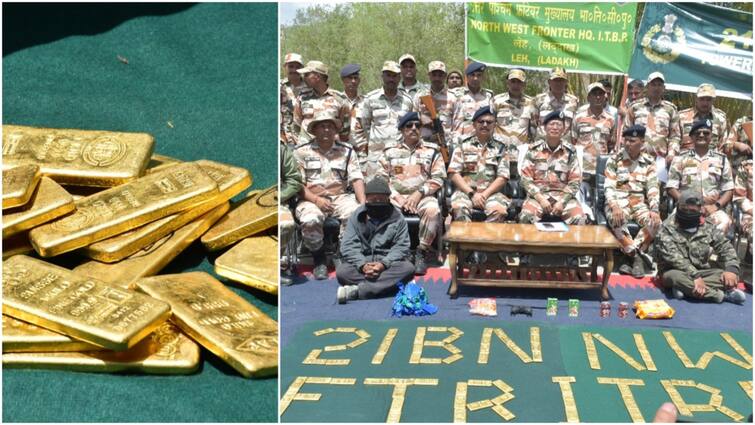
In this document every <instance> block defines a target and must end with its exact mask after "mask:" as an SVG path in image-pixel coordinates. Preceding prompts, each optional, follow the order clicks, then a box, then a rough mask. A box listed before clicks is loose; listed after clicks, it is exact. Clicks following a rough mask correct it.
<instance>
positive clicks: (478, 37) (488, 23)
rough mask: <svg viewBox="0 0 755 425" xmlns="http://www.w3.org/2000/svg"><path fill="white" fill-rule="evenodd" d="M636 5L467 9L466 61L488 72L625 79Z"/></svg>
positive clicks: (523, 5) (510, 5)
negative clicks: (559, 70) (501, 69)
mask: <svg viewBox="0 0 755 425" xmlns="http://www.w3.org/2000/svg"><path fill="white" fill-rule="evenodd" d="M636 15H637V4H636V3H468V4H467V23H466V25H467V56H468V57H470V58H472V59H474V60H476V61H479V62H483V63H486V64H488V65H493V66H509V67H521V68H528V69H540V70H545V69H551V68H553V67H557V66H560V67H563V68H566V69H567V70H569V71H576V72H586V73H601V74H625V73H626V72H627V70H628V69H629V59H630V56H631V54H632V47H633V46H634V25H635V19H636Z"/></svg>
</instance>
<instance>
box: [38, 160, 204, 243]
mask: <svg viewBox="0 0 755 425" xmlns="http://www.w3.org/2000/svg"><path fill="white" fill-rule="evenodd" d="M217 195H218V185H217V184H216V183H215V181H214V180H212V178H210V177H209V176H208V175H207V174H206V173H205V172H204V171H202V169H201V168H200V167H199V166H198V165H196V164H193V163H185V164H180V165H177V166H175V167H171V168H169V169H166V170H164V171H161V172H158V173H154V174H150V175H148V176H145V177H142V178H140V179H138V180H136V181H133V182H131V183H127V184H124V185H121V186H118V187H114V188H111V189H108V190H105V191H102V192H100V193H97V194H95V195H92V196H90V197H87V198H84V199H81V200H80V201H77V202H76V212H75V213H73V214H71V215H69V216H66V217H64V218H62V219H60V220H55V221H53V222H52V223H48V224H44V225H42V226H40V227H37V228H36V229H33V230H32V231H31V232H30V233H29V237H30V238H31V242H32V245H33V246H34V249H35V250H36V251H37V252H38V253H39V254H40V255H42V256H43V257H50V256H54V255H58V254H62V253H64V252H68V251H72V250H74V249H76V248H81V247H84V246H87V245H90V244H92V243H94V242H96V241H99V240H102V239H105V238H109V237H110V236H114V235H117V234H119V233H123V232H125V231H127V230H129V229H133V228H134V227H137V226H141V225H143V224H146V223H149V222H151V221H154V220H158V219H160V218H163V217H165V216H168V215H170V214H173V213H176V212H179V211H183V210H185V209H187V208H191V207H192V206H195V205H197V204H199V203H201V202H204V201H207V200H208V199H211V198H213V197H215V196H217Z"/></svg>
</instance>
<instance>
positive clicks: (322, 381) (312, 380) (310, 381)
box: [307, 376, 333, 384]
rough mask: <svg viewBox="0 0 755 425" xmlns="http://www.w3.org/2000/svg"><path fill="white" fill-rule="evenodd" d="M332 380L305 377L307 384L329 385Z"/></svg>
mask: <svg viewBox="0 0 755 425" xmlns="http://www.w3.org/2000/svg"><path fill="white" fill-rule="evenodd" d="M332 380H333V378H328V377H324V378H321V377H315V376H308V377H307V384H330V382H331V381H332Z"/></svg>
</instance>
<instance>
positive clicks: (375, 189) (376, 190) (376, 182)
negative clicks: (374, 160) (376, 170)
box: [364, 177, 391, 195]
mask: <svg viewBox="0 0 755 425" xmlns="http://www.w3.org/2000/svg"><path fill="white" fill-rule="evenodd" d="M364 194H365V195H369V194H382V195H390V194H391V189H390V188H389V187H388V182H386V181H385V179H382V178H380V177H375V178H374V179H372V180H370V181H369V182H368V183H367V185H366V186H365V188H364Z"/></svg>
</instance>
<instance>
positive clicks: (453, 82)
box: [446, 69, 464, 90]
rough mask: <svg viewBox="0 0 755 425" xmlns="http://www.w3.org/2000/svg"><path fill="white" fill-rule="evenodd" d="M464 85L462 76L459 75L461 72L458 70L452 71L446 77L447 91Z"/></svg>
mask: <svg viewBox="0 0 755 425" xmlns="http://www.w3.org/2000/svg"><path fill="white" fill-rule="evenodd" d="M463 85H464V76H463V75H461V71H459V70H458V69H452V70H451V71H449V72H448V75H446V86H448V89H449V90H451V89H455V88H457V87H461V86H463Z"/></svg>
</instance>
